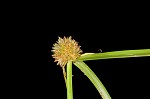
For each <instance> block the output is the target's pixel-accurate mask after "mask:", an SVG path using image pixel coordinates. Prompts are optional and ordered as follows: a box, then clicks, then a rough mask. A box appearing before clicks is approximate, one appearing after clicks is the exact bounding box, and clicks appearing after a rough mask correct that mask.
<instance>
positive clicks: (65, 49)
mask: <svg viewBox="0 0 150 99" xmlns="http://www.w3.org/2000/svg"><path fill="white" fill-rule="evenodd" d="M80 47H81V46H79V45H78V43H77V42H76V41H75V40H74V39H72V38H71V36H70V37H64V38H60V37H58V41H57V42H56V43H55V44H54V45H53V47H52V52H53V55H52V56H53V58H55V61H54V62H57V65H60V66H61V67H63V66H65V65H66V64H67V62H68V61H70V60H71V61H74V60H76V59H77V58H78V57H79V56H80V55H81V53H82V50H81V49H80Z"/></svg>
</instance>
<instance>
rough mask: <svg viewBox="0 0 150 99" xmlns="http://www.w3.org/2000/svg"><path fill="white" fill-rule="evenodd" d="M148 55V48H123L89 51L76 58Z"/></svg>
mask: <svg viewBox="0 0 150 99" xmlns="http://www.w3.org/2000/svg"><path fill="white" fill-rule="evenodd" d="M146 56H150V49H139V50H123V51H113V52H105V53H89V54H86V53H85V54H82V55H81V56H80V57H79V58H78V59H77V60H82V61H86V60H98V59H112V58H129V57H146Z"/></svg>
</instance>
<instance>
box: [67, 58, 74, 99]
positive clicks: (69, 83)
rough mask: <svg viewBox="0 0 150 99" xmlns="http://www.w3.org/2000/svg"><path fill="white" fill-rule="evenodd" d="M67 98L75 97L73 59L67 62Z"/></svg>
mask: <svg viewBox="0 0 150 99" xmlns="http://www.w3.org/2000/svg"><path fill="white" fill-rule="evenodd" d="M67 99H73V90H72V61H69V62H68V63H67Z"/></svg>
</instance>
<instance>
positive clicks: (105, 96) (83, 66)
mask: <svg viewBox="0 0 150 99" xmlns="http://www.w3.org/2000/svg"><path fill="white" fill-rule="evenodd" d="M74 64H75V65H76V66H77V67H78V68H79V69H80V70H81V71H82V72H83V73H84V74H85V75H86V76H87V77H88V78H89V79H90V81H91V82H92V83H93V85H94V86H95V87H96V89H97V90H98V92H99V94H100V95H101V97H102V98H103V99H111V97H110V95H109V93H108V92H107V90H106V89H105V87H104V85H103V84H102V82H101V81H100V80H99V78H98V77H97V76H96V75H95V73H94V72H93V71H92V70H91V69H90V68H89V67H88V66H87V65H86V64H85V63H84V62H83V61H76V62H74Z"/></svg>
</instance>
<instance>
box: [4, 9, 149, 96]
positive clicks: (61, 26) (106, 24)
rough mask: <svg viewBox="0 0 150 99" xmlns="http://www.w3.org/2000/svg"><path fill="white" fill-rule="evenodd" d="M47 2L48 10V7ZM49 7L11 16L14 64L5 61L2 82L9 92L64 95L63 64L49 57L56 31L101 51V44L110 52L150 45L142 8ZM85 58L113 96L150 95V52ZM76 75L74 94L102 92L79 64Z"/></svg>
mask: <svg viewBox="0 0 150 99" xmlns="http://www.w3.org/2000/svg"><path fill="white" fill-rule="evenodd" d="M47 8H48V9H49V10H45V9H47ZM47 8H45V9H42V10H41V9H36V8H33V9H30V10H27V9H21V10H18V8H17V11H16V10H12V11H10V12H11V13H10V15H11V19H10V18H9V17H8V19H9V20H8V22H9V25H10V27H11V28H8V29H7V30H10V31H12V34H9V35H7V37H8V39H9V38H11V39H13V40H14V42H12V41H10V42H9V44H12V46H9V48H8V53H9V54H11V53H13V54H12V55H10V56H9V62H8V63H11V64H12V63H13V66H10V67H7V66H6V68H7V69H6V71H7V72H5V74H4V75H7V77H5V79H6V82H7V83H6V86H4V87H6V88H5V90H6V92H9V94H8V95H7V96H10V97H16V98H17V97H18V98H28V97H30V98H42V99H49V98H50V99H59V98H60V97H61V99H66V86H65V82H64V79H63V74H62V69H61V68H60V67H59V66H57V65H56V63H54V59H53V58H52V57H51V55H52V53H51V49H52V46H53V44H54V43H55V42H56V41H57V40H58V36H60V37H64V36H66V37H68V36H72V38H73V39H75V40H76V41H77V42H79V45H81V49H82V50H83V52H84V53H87V52H91V53H97V52H100V51H99V50H100V49H101V50H102V52H109V51H119V50H133V49H148V48H150V46H149V35H148V33H149V32H150V31H149V16H148V13H147V12H146V11H145V10H144V9H140V8H132V9H126V8H127V7H123V8H121V7H118V8H114V9H111V8H107V7H106V8H103V9H100V8H99V9H98V8H95V9H92V10H91V9H90V8H89V9H82V10H81V9H78V11H76V9H74V10H71V11H70V10H68V11H66V9H68V8H66V9H63V10H61V9H56V8H53V7H50V8H49V7H47ZM120 8H121V9H120ZM96 9H97V10H96ZM145 9H146V8H145ZM26 10H27V11H26ZM15 11H16V12H15ZM18 13H19V15H18ZM6 33H7V31H6ZM16 33H17V34H16ZM12 36H13V37H15V38H12ZM10 49H11V50H10ZM11 60H13V61H11ZM85 63H87V65H89V67H90V68H91V69H92V70H93V71H94V72H95V73H96V74H97V76H98V77H99V78H100V80H101V81H102V83H103V84H104V86H105V87H106V89H107V90H108V92H109V93H110V95H111V97H112V98H114V99H115V98H119V99H120V98H122V97H123V98H131V97H140V96H143V98H144V97H148V94H147V92H148V91H146V90H147V89H149V81H148V80H149V74H150V73H149V66H150V62H149V59H148V57H139V58H126V59H108V60H94V61H86V62H85ZM73 75H74V76H73V95H74V99H83V98H90V99H100V98H101V97H100V96H99V93H98V92H97V90H96V89H95V87H94V86H93V85H92V83H91V82H90V81H89V80H88V78H87V77H86V76H85V75H84V74H83V73H82V72H81V71H80V70H79V69H78V68H76V67H75V66H73ZM7 80H8V81H7ZM4 92H5V91H4Z"/></svg>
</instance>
